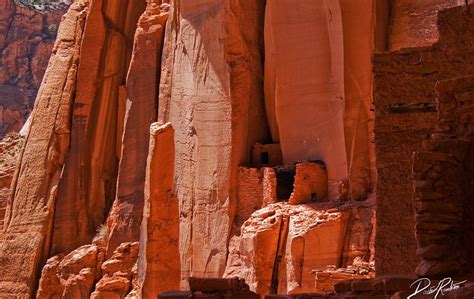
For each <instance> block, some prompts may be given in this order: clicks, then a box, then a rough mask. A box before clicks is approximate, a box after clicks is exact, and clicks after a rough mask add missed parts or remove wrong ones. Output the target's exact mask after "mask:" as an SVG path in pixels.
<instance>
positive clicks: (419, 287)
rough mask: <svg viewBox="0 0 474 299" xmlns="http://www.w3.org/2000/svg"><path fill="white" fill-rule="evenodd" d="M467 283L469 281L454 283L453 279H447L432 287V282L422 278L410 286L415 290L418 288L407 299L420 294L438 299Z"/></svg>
mask: <svg viewBox="0 0 474 299" xmlns="http://www.w3.org/2000/svg"><path fill="white" fill-rule="evenodd" d="M466 281H467V280H463V281H460V282H454V281H453V280H452V279H451V277H447V278H444V279H442V280H440V281H439V282H438V284H436V285H433V286H432V285H431V280H430V279H429V278H420V279H418V280H416V281H415V282H413V283H412V284H411V285H410V287H411V288H413V287H414V286H416V288H415V291H414V292H413V294H411V295H410V296H408V297H407V299H411V298H413V297H415V296H416V295H418V294H423V295H434V299H437V298H438V296H439V295H444V293H445V292H450V291H454V290H456V289H459V288H460V286H461V285H462V284H463V283H465V282H466Z"/></svg>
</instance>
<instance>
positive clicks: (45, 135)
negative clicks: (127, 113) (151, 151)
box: [0, 0, 87, 298]
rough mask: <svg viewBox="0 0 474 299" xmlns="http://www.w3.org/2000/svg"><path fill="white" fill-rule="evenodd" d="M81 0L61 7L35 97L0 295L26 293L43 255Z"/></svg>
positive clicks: (1, 248) (4, 246) (1, 249)
mask: <svg viewBox="0 0 474 299" xmlns="http://www.w3.org/2000/svg"><path fill="white" fill-rule="evenodd" d="M86 3H87V2H85V1H81V0H79V1H76V2H75V3H74V4H73V5H72V6H71V8H70V9H69V11H68V12H67V13H66V15H65V18H64V20H63V21H62V23H61V26H60V28H59V32H58V39H57V41H56V44H55V46H54V49H53V55H52V56H51V60H50V63H49V67H48V70H47V71H46V74H45V77H44V80H43V84H42V85H41V88H40V91H39V94H38V97H37V101H36V105H35V110H34V113H33V115H32V119H31V127H30V132H29V134H28V137H27V140H26V145H25V149H24V150H23V153H22V156H21V160H20V166H19V170H18V171H17V174H16V176H15V177H14V180H13V185H12V186H13V187H12V188H13V195H12V200H11V202H9V205H8V208H7V215H6V217H5V219H6V221H5V234H4V238H3V239H2V243H0V264H1V265H2V270H1V271H2V274H1V277H2V278H1V280H0V297H5V298H14V297H31V296H32V295H33V293H34V291H35V288H36V286H37V284H38V281H37V280H36V279H37V278H38V276H39V272H40V271H41V269H40V266H41V265H42V263H44V262H45V261H46V259H47V258H48V256H49V255H48V254H49V248H50V246H51V244H50V242H51V228H52V220H53V215H54V207H55V203H56V194H57V188H58V186H57V185H58V182H59V179H60V176H61V171H62V168H63V164H64V160H65V157H66V154H67V152H68V149H69V137H70V111H71V106H72V102H73V95H74V90H75V87H76V75H77V69H78V64H79V52H80V46H81V42H82V36H83V28H84V23H85V17H86V13H87V4H86Z"/></svg>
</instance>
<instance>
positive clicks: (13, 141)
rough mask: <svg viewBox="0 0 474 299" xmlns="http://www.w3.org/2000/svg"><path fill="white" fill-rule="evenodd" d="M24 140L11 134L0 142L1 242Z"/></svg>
mask: <svg viewBox="0 0 474 299" xmlns="http://www.w3.org/2000/svg"><path fill="white" fill-rule="evenodd" d="M23 144H24V138H23V137H22V136H20V135H16V134H9V135H8V136H7V137H5V138H4V139H3V140H2V142H0V240H1V238H2V235H3V229H4V224H5V213H6V208H7V205H8V202H9V200H10V196H11V192H10V185H11V182H12V179H13V175H14V173H15V169H16V167H17V166H18V160H19V159H20V154H21V149H22V147H23Z"/></svg>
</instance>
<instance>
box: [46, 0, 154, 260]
mask: <svg viewBox="0 0 474 299" xmlns="http://www.w3.org/2000/svg"><path fill="white" fill-rule="evenodd" d="M117 4H118V3H115V2H110V1H102V0H94V1H92V2H91V7H90V12H89V14H88V17H87V25H86V29H85V30H86V31H85V38H84V42H83V45H82V47H83V49H84V51H83V52H82V55H81V64H80V67H79V71H78V76H77V86H78V88H77V93H76V95H75V96H76V97H75V102H74V107H73V112H72V135H71V150H70V151H69V153H68V156H67V161H66V166H65V169H64V174H63V176H62V178H61V183H60V185H59V190H58V194H59V197H58V198H59V200H58V202H57V204H56V209H57V210H59V211H61V213H56V215H55V221H54V233H53V248H52V254H56V253H59V252H68V251H70V250H72V249H74V248H76V247H78V246H80V245H83V244H87V243H89V242H90V241H91V240H92V237H93V236H94V234H95V230H96V229H97V228H98V226H99V225H100V224H102V223H103V222H104V220H105V218H106V216H107V213H108V210H109V209H110V207H111V205H112V202H113V200H114V197H115V188H116V178H117V168H118V161H119V158H120V154H118V153H120V152H121V150H120V147H121V145H120V143H119V144H117V140H120V139H119V138H117V135H121V132H118V129H119V128H121V127H120V126H118V124H117V123H118V121H119V120H123V116H121V115H119V114H118V113H119V109H118V107H119V101H120V97H119V95H120V92H119V90H120V89H121V86H123V85H124V83H125V76H126V72H127V69H128V62H129V60H130V56H131V52H132V46H133V42H132V41H133V35H134V32H135V28H136V23H137V20H138V17H139V16H140V14H141V13H142V12H143V10H144V5H145V1H138V2H137V1H126V2H124V3H121V4H120V5H117ZM123 101H124V99H123ZM121 112H122V113H124V112H125V111H121ZM151 121H152V120H150V122H151ZM143 135H144V136H143V138H146V133H143ZM117 147H118V148H119V149H117ZM143 171H144V169H143ZM116 245H117V244H116ZM114 249H115V248H112V249H111V250H110V251H109V253H111V252H113V250H114Z"/></svg>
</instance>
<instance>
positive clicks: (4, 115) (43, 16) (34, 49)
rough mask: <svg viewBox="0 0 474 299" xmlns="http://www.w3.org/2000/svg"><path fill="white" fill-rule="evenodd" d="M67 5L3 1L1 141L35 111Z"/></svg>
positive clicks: (0, 4) (0, 14)
mask: <svg viewBox="0 0 474 299" xmlns="http://www.w3.org/2000/svg"><path fill="white" fill-rule="evenodd" d="M67 6H68V5H66V4H64V3H62V2H61V3H56V5H54V6H48V7H43V8H39V7H33V6H31V5H25V4H23V3H19V2H18V1H14V0H1V1H0V139H1V138H3V137H4V136H5V134H6V133H8V132H11V131H16V132H18V131H20V129H21V127H22V126H23V124H24V122H25V121H26V119H27V117H28V115H29V114H30V112H31V110H32V109H33V105H34V100H35V97H36V94H37V92H38V88H39V86H40V84H41V81H42V79H43V75H44V72H45V70H46V67H47V66H48V61H49V57H50V56H51V50H52V48H53V45H54V40H55V38H56V34H57V30H58V25H59V22H60V21H61V16H62V15H63V14H64V13H65V12H66V10H67Z"/></svg>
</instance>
